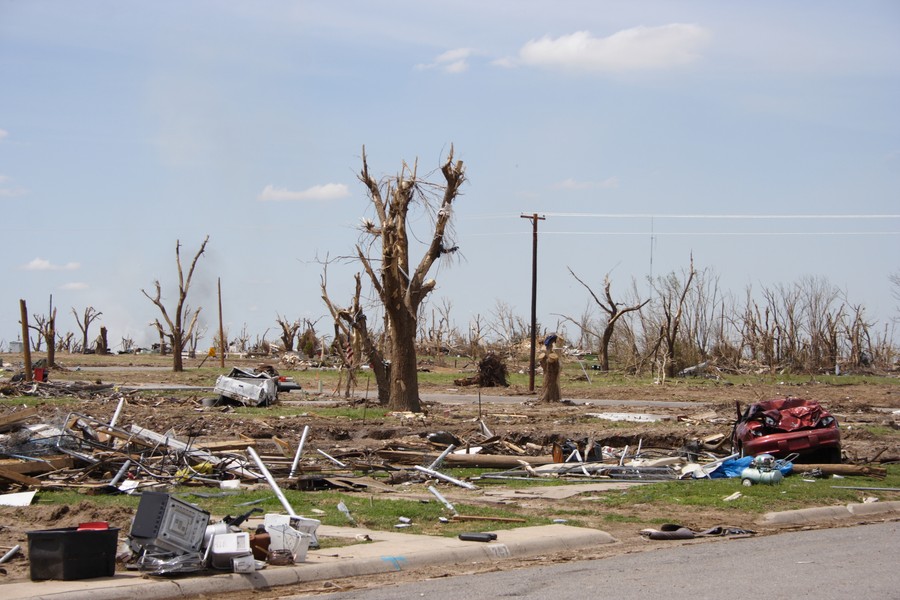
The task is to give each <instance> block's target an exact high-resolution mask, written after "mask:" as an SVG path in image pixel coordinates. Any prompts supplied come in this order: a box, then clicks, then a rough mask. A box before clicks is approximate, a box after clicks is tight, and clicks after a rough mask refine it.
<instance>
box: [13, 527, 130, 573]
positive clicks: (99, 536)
mask: <svg viewBox="0 0 900 600" xmlns="http://www.w3.org/2000/svg"><path fill="white" fill-rule="evenodd" d="M27 535H28V561H29V565H30V567H29V568H30V575H31V580H32V581H40V580H43V579H62V580H72V579H90V578H92V577H112V576H113V575H114V574H115V572H116V550H117V545H118V539H119V530H118V528H110V529H83V530H79V529H78V528H77V527H64V528H62V529H45V530H42V531H29V532H27Z"/></svg>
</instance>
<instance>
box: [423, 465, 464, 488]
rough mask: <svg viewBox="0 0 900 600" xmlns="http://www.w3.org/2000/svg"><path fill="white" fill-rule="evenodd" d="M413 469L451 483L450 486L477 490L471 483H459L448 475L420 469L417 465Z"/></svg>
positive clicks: (425, 468)
mask: <svg viewBox="0 0 900 600" xmlns="http://www.w3.org/2000/svg"><path fill="white" fill-rule="evenodd" d="M413 468H414V469H415V470H416V471H421V472H423V473H426V474H428V475H431V476H432V477H437V478H438V479H443V480H444V481H446V482H448V483H452V484H454V485H458V486H459V487H464V488H466V489H467V490H477V489H478V488H477V487H476V486H475V485H473V484H471V483H469V482H467V481H460V480H459V479H456V478H454V477H450V476H449V475H444V474H443V473H439V472H437V471H434V470H432V469H429V468H427V467H420V466H419V465H416V466H415V467H413Z"/></svg>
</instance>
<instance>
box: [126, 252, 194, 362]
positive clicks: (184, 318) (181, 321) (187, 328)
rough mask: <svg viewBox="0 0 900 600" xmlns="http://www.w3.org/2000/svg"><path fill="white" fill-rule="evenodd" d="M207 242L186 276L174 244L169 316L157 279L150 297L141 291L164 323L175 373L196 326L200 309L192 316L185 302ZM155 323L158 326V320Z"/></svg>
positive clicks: (179, 253) (179, 254) (144, 291)
mask: <svg viewBox="0 0 900 600" xmlns="http://www.w3.org/2000/svg"><path fill="white" fill-rule="evenodd" d="M208 241H209V236H206V238H205V239H204V240H203V243H202V244H201V245H200V249H199V250H198V251H197V254H195V255H194V259H193V260H192V261H191V266H190V268H189V269H188V271H187V274H185V273H184V270H183V269H182V266H181V241H180V240H178V241H176V242H175V264H176V266H177V267H178V300H177V301H176V303H175V308H174V311H173V313H172V314H171V315H170V314H169V311H168V310H167V309H166V306H165V304H164V303H163V300H162V287H161V286H160V284H159V280H158V279H157V280H156V281H154V282H153V286H154V288H155V292H154V294H153V295H152V296H151V295H150V294H148V293H147V292H146V290H143V289H142V290H141V292H142V293H143V294H144V295H145V296H146V297H147V299H148V300H150V302H152V303H153V304H155V305H156V307H157V308H158V309H159V312H160V313H161V314H162V318H163V320H164V321H165V326H166V331H165V335H166V337H168V338H169V340H170V341H171V343H172V358H173V361H172V370H173V371H175V372H176V373H180V372H181V371H184V362H183V360H182V357H181V351H182V349H183V348H184V346H185V342H186V341H187V340H188V339H190V337H191V335H192V334H193V332H194V327H196V326H197V318H198V317H199V316H200V308H197V309H196V310H194V311H193V314H190V313H188V312H187V311H186V310H185V309H186V308H187V307H186V305H185V301H186V300H187V295H188V292H189V291H190V288H191V280H192V279H193V277H194V269H195V268H196V267H197V261H198V260H199V259H200V256H201V255H202V254H203V252H204V251H205V250H206V243H207V242H208ZM157 323H158V324H159V321H158V320H157ZM185 323H187V324H185ZM160 325H162V324H160Z"/></svg>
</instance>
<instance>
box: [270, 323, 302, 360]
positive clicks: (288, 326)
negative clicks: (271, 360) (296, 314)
mask: <svg viewBox="0 0 900 600" xmlns="http://www.w3.org/2000/svg"><path fill="white" fill-rule="evenodd" d="M275 322H276V323H278V326H279V327H281V349H282V350H283V351H284V352H293V351H294V340H295V339H296V338H297V332H298V331H299V330H300V319H297V320H296V321H288V320H287V318H286V317H282V316H281V315H279V314H276V315H275Z"/></svg>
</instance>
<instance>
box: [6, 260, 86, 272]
mask: <svg viewBox="0 0 900 600" xmlns="http://www.w3.org/2000/svg"><path fill="white" fill-rule="evenodd" d="M80 267H81V265H80V264H78V263H77V262H69V263H66V264H64V265H54V264H53V263H51V262H50V261H49V260H46V259H44V258H35V259H34V260H32V261H31V262H29V263H28V264H25V265H22V266H21V267H20V268H21V269H22V270H24V271H74V270H76V269H79V268H80Z"/></svg>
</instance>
